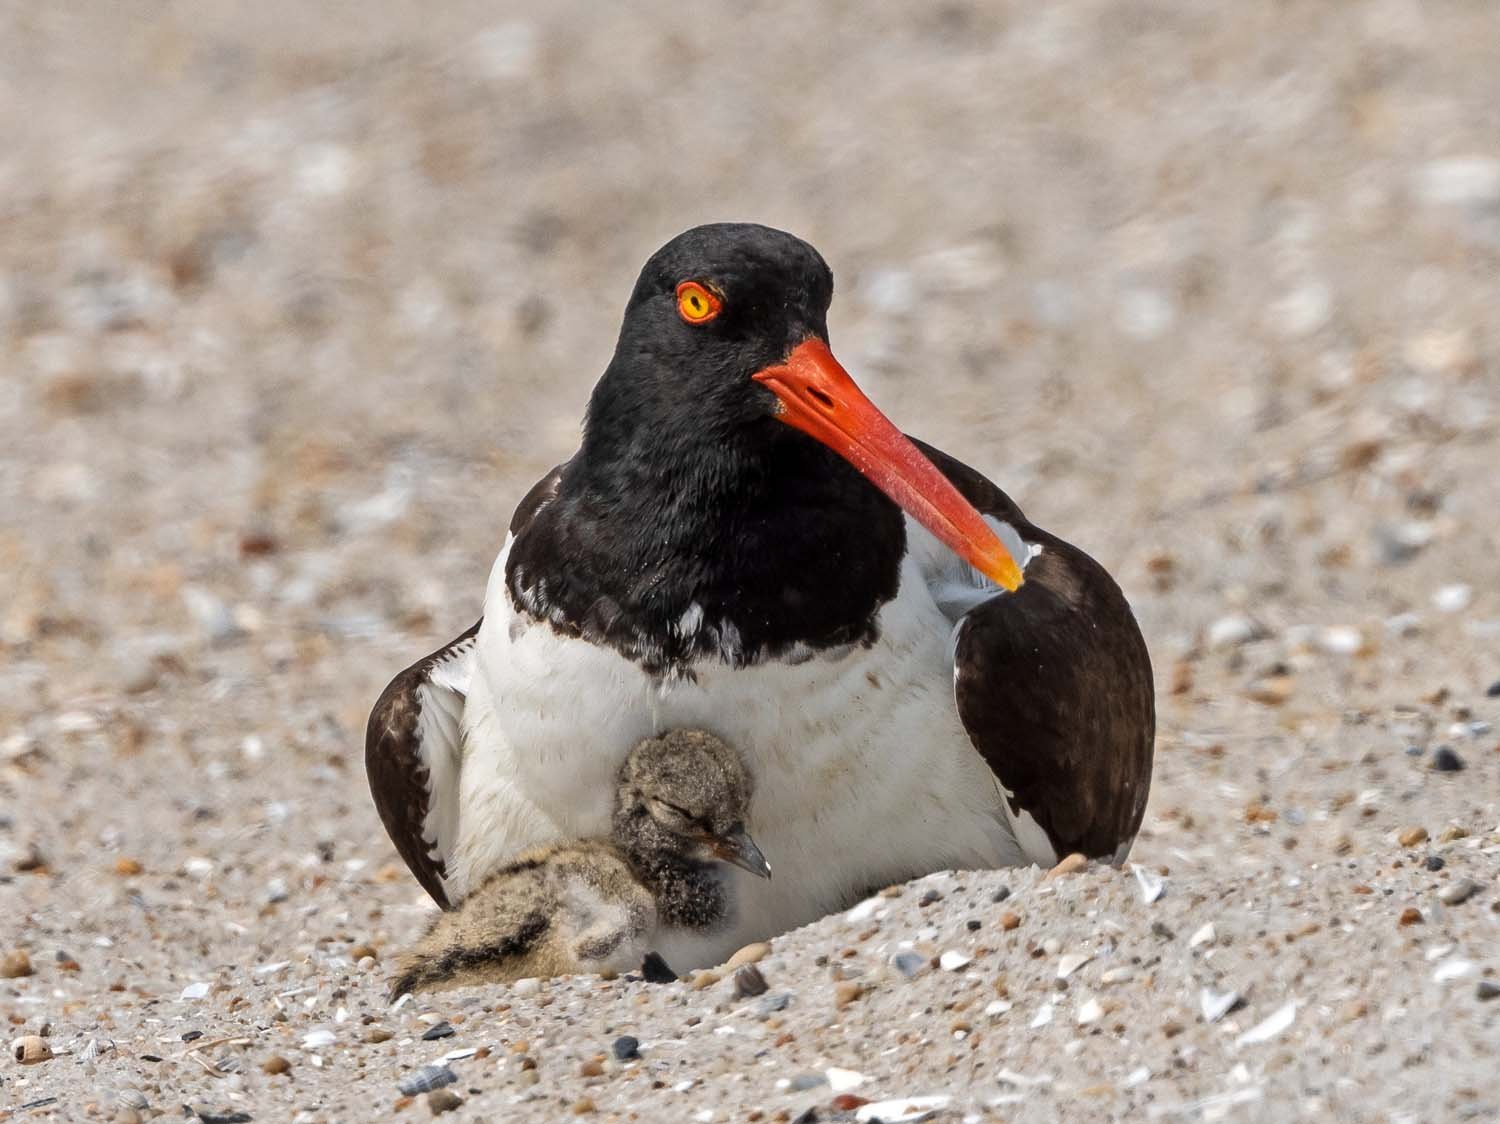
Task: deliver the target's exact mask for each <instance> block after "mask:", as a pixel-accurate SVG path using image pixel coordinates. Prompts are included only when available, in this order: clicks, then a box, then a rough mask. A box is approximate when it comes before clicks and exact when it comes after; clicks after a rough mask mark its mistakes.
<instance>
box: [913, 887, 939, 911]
mask: <svg viewBox="0 0 1500 1124" xmlns="http://www.w3.org/2000/svg"><path fill="white" fill-rule="evenodd" d="M942 900H943V895H942V894H940V893H938V892H937V891H936V890H927V891H925V892H924V893H923V894H922V896H921V897H920V898H918V899H917V906H918V907H919V908H922V909H925V908H926V907H927V906H930V905H932V904H933V903H934V902H940V901H942Z"/></svg>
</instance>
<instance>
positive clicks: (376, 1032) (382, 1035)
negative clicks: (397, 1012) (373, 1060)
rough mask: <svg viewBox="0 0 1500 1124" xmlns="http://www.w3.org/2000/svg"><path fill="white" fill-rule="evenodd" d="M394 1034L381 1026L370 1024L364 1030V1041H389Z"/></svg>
mask: <svg viewBox="0 0 1500 1124" xmlns="http://www.w3.org/2000/svg"><path fill="white" fill-rule="evenodd" d="M394 1037H395V1035H394V1034H392V1033H391V1032H390V1031H388V1030H386V1028H385V1027H383V1026H372V1027H371V1028H370V1029H369V1030H367V1031H365V1041H366V1042H370V1043H378V1042H389V1041H390V1040H391V1039H392V1038H394Z"/></svg>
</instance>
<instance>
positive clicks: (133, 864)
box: [115, 858, 146, 878]
mask: <svg viewBox="0 0 1500 1124" xmlns="http://www.w3.org/2000/svg"><path fill="white" fill-rule="evenodd" d="M145 869H146V868H145V867H143V866H142V865H141V864H140V861H139V860H137V859H130V858H118V859H116V860H115V873H116V874H118V875H119V876H120V877H122V878H134V877H135V876H136V875H137V874H140V873H141V872H142V871H144V870H145Z"/></svg>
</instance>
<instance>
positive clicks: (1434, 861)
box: [1422, 855, 1448, 874]
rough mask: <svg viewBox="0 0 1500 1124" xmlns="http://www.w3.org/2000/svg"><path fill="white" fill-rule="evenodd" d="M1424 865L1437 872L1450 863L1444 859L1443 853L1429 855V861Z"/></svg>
mask: <svg viewBox="0 0 1500 1124" xmlns="http://www.w3.org/2000/svg"><path fill="white" fill-rule="evenodd" d="M1422 865H1423V866H1425V867H1426V868H1427V869H1428V870H1430V871H1432V872H1433V873H1434V874H1435V873H1437V872H1438V871H1440V870H1442V869H1443V867H1445V866H1447V865H1448V864H1447V863H1445V862H1444V861H1443V857H1442V856H1441V855H1428V856H1427V861H1426V862H1424V863H1423V864H1422Z"/></svg>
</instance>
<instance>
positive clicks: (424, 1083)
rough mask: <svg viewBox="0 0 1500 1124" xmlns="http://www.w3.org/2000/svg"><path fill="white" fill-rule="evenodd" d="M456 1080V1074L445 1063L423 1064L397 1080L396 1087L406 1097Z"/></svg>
mask: <svg viewBox="0 0 1500 1124" xmlns="http://www.w3.org/2000/svg"><path fill="white" fill-rule="evenodd" d="M457 1080H458V1074H456V1073H454V1072H453V1071H452V1070H451V1069H449V1068H448V1067H447V1066H445V1065H424V1066H423V1067H422V1068H421V1069H419V1070H417V1071H416V1072H415V1073H412V1074H410V1075H409V1076H407V1077H403V1078H402V1079H401V1080H400V1081H398V1082H397V1083H396V1088H397V1089H399V1090H401V1092H403V1093H405V1094H406V1095H407V1096H408V1097H414V1096H416V1095H417V1094H418V1093H430V1092H432V1091H433V1090H434V1089H441V1088H442V1087H443V1086H444V1085H452V1084H453V1083H454V1082H455V1081H457Z"/></svg>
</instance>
